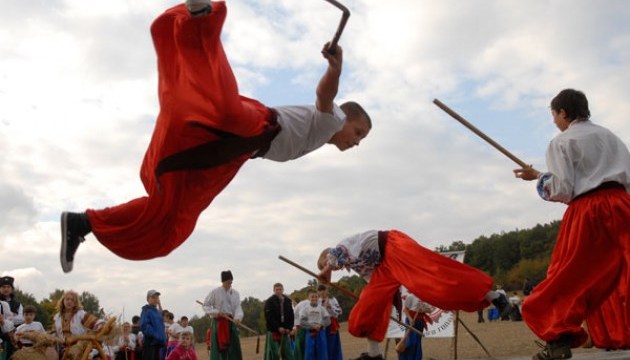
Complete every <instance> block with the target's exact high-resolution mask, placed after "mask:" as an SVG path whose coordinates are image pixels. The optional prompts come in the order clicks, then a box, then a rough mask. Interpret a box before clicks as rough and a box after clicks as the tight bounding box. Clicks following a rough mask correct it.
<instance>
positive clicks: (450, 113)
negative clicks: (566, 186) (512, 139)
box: [433, 99, 531, 169]
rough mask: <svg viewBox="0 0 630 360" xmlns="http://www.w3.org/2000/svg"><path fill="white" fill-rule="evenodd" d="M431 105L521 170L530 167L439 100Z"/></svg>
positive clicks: (435, 100) (434, 100)
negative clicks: (449, 116) (492, 147)
mask: <svg viewBox="0 0 630 360" xmlns="http://www.w3.org/2000/svg"><path fill="white" fill-rule="evenodd" d="M433 103H434V104H435V105H437V107H439V108H440V109H442V110H444V111H445V112H446V113H447V114H449V115H451V116H452V117H453V119H455V120H457V121H459V122H460V123H461V124H462V125H464V126H465V127H467V128H468V129H470V130H471V131H472V132H474V133H475V134H477V135H478V136H479V137H480V138H482V139H484V140H485V141H486V142H488V143H489V144H490V145H492V146H494V148H495V149H497V150H499V151H500V152H502V153H503V155H505V156H507V157H508V158H510V159H511V160H512V161H514V162H515V163H517V164H518V165H519V166H521V167H522V168H523V169H525V168H530V167H531V166H530V165H528V164H526V163H525V162H524V161H523V160H521V159H519V158H517V157H516V156H514V154H512V153H511V152H509V151H507V150H506V149H505V148H504V147H503V146H501V145H499V144H498V143H497V142H496V141H494V140H492V139H491V138H490V137H489V136H488V135H486V134H484V133H483V132H482V131H481V130H479V129H477V128H476V127H475V126H474V125H473V124H471V123H469V122H468V120H466V119H464V118H463V117H461V116H460V115H459V114H458V113H456V112H455V111H453V110H452V109H451V108H449V107H448V106H446V105H445V104H444V103H443V102H441V101H440V100H438V99H433Z"/></svg>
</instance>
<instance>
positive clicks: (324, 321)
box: [299, 289, 330, 360]
mask: <svg viewBox="0 0 630 360" xmlns="http://www.w3.org/2000/svg"><path fill="white" fill-rule="evenodd" d="M308 300H309V305H308V306H305V307H304V308H302V309H301V310H300V315H299V317H300V327H302V328H303V329H304V330H305V331H306V339H305V343H304V347H305V349H304V360H327V359H328V347H327V345H326V329H325V328H326V326H328V325H330V315H329V314H328V311H327V310H326V309H325V308H324V307H323V306H321V305H320V304H319V301H318V300H319V297H318V296H317V291H315V290H313V289H310V290H308Z"/></svg>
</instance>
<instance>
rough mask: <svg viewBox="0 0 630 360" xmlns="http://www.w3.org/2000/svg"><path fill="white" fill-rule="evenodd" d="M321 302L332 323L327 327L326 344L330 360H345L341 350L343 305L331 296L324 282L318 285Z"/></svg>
mask: <svg viewBox="0 0 630 360" xmlns="http://www.w3.org/2000/svg"><path fill="white" fill-rule="evenodd" d="M317 294H318V295H319V302H320V304H321V305H322V306H323V307H324V308H325V309H326V310H327V311H328V314H329V315H330V325H328V326H327V327H326V329H325V330H326V345H327V347H328V360H343V352H342V350H341V336H339V320H338V319H339V316H340V315H341V314H342V310H341V305H339V302H338V301H337V299H335V298H334V297H333V296H330V294H329V293H328V288H327V287H326V285H324V284H320V285H319V286H318V287H317Z"/></svg>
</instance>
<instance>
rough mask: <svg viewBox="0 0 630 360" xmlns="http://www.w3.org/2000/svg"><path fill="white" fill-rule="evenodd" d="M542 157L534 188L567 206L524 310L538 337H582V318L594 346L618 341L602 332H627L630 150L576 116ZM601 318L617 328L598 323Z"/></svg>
mask: <svg viewBox="0 0 630 360" xmlns="http://www.w3.org/2000/svg"><path fill="white" fill-rule="evenodd" d="M546 162H547V167H548V172H546V173H542V174H541V176H540V177H539V179H538V184H537V190H538V193H539V195H540V196H541V197H542V198H543V199H544V200H548V201H557V202H563V203H566V204H568V207H567V209H566V211H565V213H564V216H563V218H562V222H561V224H560V231H559V233H558V238H557V241H556V244H555V247H554V250H553V254H552V256H551V262H550V264H549V268H548V270H547V277H546V279H545V280H543V281H542V282H541V283H540V284H539V285H537V286H536V287H535V288H534V290H533V291H532V293H531V295H530V296H528V297H526V298H525V301H524V303H523V318H524V320H525V322H526V323H527V325H528V326H529V327H530V329H531V330H532V331H533V332H534V334H536V335H537V336H538V337H539V338H541V339H543V340H545V341H547V342H554V341H563V342H566V343H568V344H570V346H571V347H577V346H579V345H580V344H582V343H584V341H585V340H586V339H587V334H586V333H585V331H584V329H583V328H582V327H581V324H582V321H583V320H585V319H586V321H587V324H588V327H589V332H590V333H591V336H592V337H593V339H594V340H595V339H598V340H597V342H596V343H597V346H598V347H603V348H617V346H619V344H617V343H616V342H615V341H614V340H612V339H610V338H609V340H606V338H607V337H608V335H607V334H605V333H602V334H600V333H599V332H602V331H605V332H610V334H614V333H617V334H619V335H617V336H615V337H617V338H618V339H624V338H625V339H628V338H630V302H628V301H627V299H628V296H629V295H630V294H629V287H628V285H629V284H630V226H628V223H630V194H628V192H629V191H630V153H629V152H628V148H627V147H626V145H625V144H624V143H623V142H622V141H621V140H620V139H619V138H618V137H617V136H616V135H614V134H613V133H612V132H611V131H609V130H608V129H605V128H603V127H601V126H599V125H596V124H593V123H592V122H591V121H589V120H586V119H576V120H573V121H571V122H570V123H569V125H568V127H567V128H566V129H565V130H564V131H563V132H562V133H560V134H559V135H557V136H556V137H555V138H554V139H552V140H551V143H550V144H549V147H548V149H547V154H546ZM614 293H616V294H617V296H614V295H613V294H614ZM611 296H612V297H611ZM607 299H608V300H609V301H610V303H609V304H608V305H606V304H605V302H606V301H607ZM620 299H626V301H625V302H621V301H620ZM611 311H614V312H611ZM606 319H615V320H614V321H611V322H610V323H609V324H608V325H610V326H617V327H618V328H609V329H607V330H606V329H605V328H603V327H602V326H601V325H602V322H607V320H606ZM615 324H616V325H615ZM628 345H630V344H628V343H626V346H628Z"/></svg>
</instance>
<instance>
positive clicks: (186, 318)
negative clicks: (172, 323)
mask: <svg viewBox="0 0 630 360" xmlns="http://www.w3.org/2000/svg"><path fill="white" fill-rule="evenodd" d="M180 320H186V321H188V316H186V315H184V316H182V317H181V318H180Z"/></svg>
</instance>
